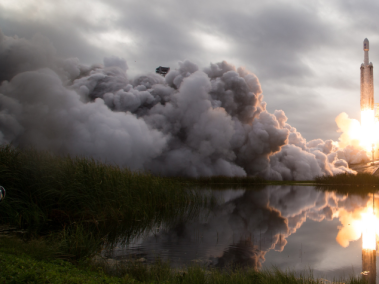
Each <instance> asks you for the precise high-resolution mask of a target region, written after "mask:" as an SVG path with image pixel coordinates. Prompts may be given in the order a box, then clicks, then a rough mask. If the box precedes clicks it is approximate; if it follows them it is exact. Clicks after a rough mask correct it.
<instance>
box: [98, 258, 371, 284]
mask: <svg viewBox="0 0 379 284" xmlns="http://www.w3.org/2000/svg"><path fill="white" fill-rule="evenodd" d="M92 265H93V267H94V268H95V269H97V270H98V268H99V264H97V265H95V264H92ZM100 267H101V270H102V271H104V272H105V273H106V274H107V275H114V276H117V277H121V278H122V279H124V280H126V281H133V280H137V281H139V282H141V283H178V284H179V283H182V284H186V283H188V284H196V283H199V284H200V283H201V284H202V283H207V284H222V283H225V284H226V283H240V284H245V283H246V284H248V283H257V284H271V283H272V284H274V283H275V284H276V283H286V284H292V283H293V284H303V283H304V284H305V283H307V284H322V283H323V284H327V283H328V284H332V283H334V284H337V283H338V284H342V283H344V284H345V283H346V284H348V283H350V284H358V283H359V284H360V283H366V282H365V281H364V280H363V279H362V278H359V277H354V276H351V277H350V278H349V279H340V280H334V281H328V280H325V279H317V278H314V276H313V273H312V271H311V270H310V271H306V272H303V273H295V272H293V271H282V270H280V269H277V268H272V269H268V270H262V271H257V270H256V269H254V268H236V269H229V270H219V269H207V268H204V267H201V266H199V265H195V266H190V267H187V268H186V269H183V270H177V269H176V270H175V269H171V267H170V264H169V263H168V262H164V261H162V260H160V259H157V260H156V262H155V263H154V264H152V265H146V264H143V263H140V262H123V263H120V264H116V265H112V266H108V265H106V264H103V265H100Z"/></svg>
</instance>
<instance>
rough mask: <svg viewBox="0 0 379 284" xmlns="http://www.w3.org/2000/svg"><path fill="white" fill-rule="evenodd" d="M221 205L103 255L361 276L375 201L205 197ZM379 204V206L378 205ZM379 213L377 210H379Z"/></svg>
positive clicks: (282, 194)
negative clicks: (366, 218) (366, 224)
mask: <svg viewBox="0 0 379 284" xmlns="http://www.w3.org/2000/svg"><path fill="white" fill-rule="evenodd" d="M204 194H211V195H213V196H214V197H215V198H216V200H217V205H216V206H214V208H213V209H212V210H211V211H209V210H204V212H202V213H201V214H200V216H199V217H198V218H195V219H193V220H191V221H182V222H180V223H178V224H175V225H174V226H171V227H170V228H163V227H162V226H159V225H157V227H156V228H155V229H154V230H153V231H152V232H147V233H146V234H145V235H144V236H140V237H138V238H135V239H133V240H132V241H131V242H130V243H129V244H128V245H125V246H117V247H116V248H115V249H114V250H112V251H108V252H104V253H105V254H106V255H107V256H108V257H111V258H114V259H122V258H129V257H134V258H142V257H143V258H144V259H146V260H147V261H148V262H150V261H154V259H155V258H156V257H160V258H163V259H167V260H170V262H171V263H172V265H173V266H177V267H180V266H184V265H190V264H193V263H200V264H202V265H206V266H213V267H220V268H223V267H227V266H230V265H232V264H238V265H240V266H249V267H255V268H257V269H265V268H268V269H270V268H272V267H273V266H275V267H278V268H280V269H282V270H286V269H290V270H292V271H309V269H310V268H311V269H312V270H313V274H314V275H315V276H316V277H324V278H327V279H332V278H340V277H345V278H346V277H349V276H350V275H358V274H359V273H360V272H361V271H362V240H361V234H362V226H361V223H362V221H361V218H362V213H364V212H365V211H367V210H370V209H372V204H373V197H372V195H369V196H358V195H349V196H348V195H344V194H338V193H335V192H325V191H320V190H316V189H315V188H314V187H311V186H267V187H265V188H264V189H262V190H250V189H242V188H241V189H230V190H225V189H224V190H204ZM378 204H379V203H378ZM378 211H379V210H378Z"/></svg>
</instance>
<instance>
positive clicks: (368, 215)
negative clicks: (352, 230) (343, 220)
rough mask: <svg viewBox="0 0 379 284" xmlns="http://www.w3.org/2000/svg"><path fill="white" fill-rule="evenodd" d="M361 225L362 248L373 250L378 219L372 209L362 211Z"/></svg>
mask: <svg viewBox="0 0 379 284" xmlns="http://www.w3.org/2000/svg"><path fill="white" fill-rule="evenodd" d="M361 226H362V228H361V229H362V248H363V249H372V250H375V249H376V231H377V227H378V219H377V218H376V216H375V215H374V213H373V212H372V210H368V212H364V213H362V220H361Z"/></svg>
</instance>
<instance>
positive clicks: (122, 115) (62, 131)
mask: <svg viewBox="0 0 379 284" xmlns="http://www.w3.org/2000/svg"><path fill="white" fill-rule="evenodd" d="M127 69H128V67H127V64H126V61H125V60H124V59H121V58H117V57H108V58H105V59H104V66H102V65H94V66H92V67H88V66H84V65H82V64H81V63H80V62H79V60H77V59H58V58H57V57H56V55H55V50H54V48H53V47H52V46H51V44H50V43H49V41H48V40H47V39H46V38H44V37H42V36H40V35H38V36H36V37H34V38H33V39H32V40H30V41H28V40H25V39H20V38H17V37H7V36H5V35H3V34H1V33H0V82H2V83H1V86H0V143H1V144H6V143H12V144H13V145H15V146H20V147H27V146H32V147H36V148H37V149H44V150H50V151H53V152H56V153H68V154H73V155H84V156H89V157H94V158H96V159H100V160H102V161H104V162H108V163H114V164H117V165H120V166H126V167H129V168H131V169H133V170H147V171H150V172H152V173H155V174H160V175H184V176H195V177H197V176H212V175H226V176H246V175H261V176H264V177H266V178H269V179H277V180H284V179H285V180H309V179H313V178H314V177H316V176H319V175H334V174H337V173H343V172H351V173H353V172H354V171H352V170H350V169H349V168H348V163H349V162H352V161H354V162H360V161H364V160H367V156H366V154H365V152H364V151H363V150H362V149H360V148H359V147H357V146H356V145H355V146H354V145H353V146H351V145H349V146H347V147H345V148H343V149H339V148H338V147H337V143H335V142H333V141H331V140H328V141H322V140H320V139H318V140H313V141H310V142H308V143H307V141H306V140H305V139H304V138H303V137H302V136H301V134H300V133H298V132H297V131H296V129H295V128H294V127H292V126H290V125H289V124H288V123H287V117H286V116H285V114H284V112H283V111H281V110H279V111H275V113H274V114H270V113H269V112H268V111H267V110H266V103H265V102H264V101H263V95H262V90H261V86H260V83H259V80H258V78H257V77H256V76H255V75H254V74H252V73H251V72H249V71H247V70H246V69H244V68H238V69H236V68H235V67H234V66H232V65H230V64H228V63H226V62H221V63H217V64H211V65H210V67H208V68H205V69H204V70H199V68H198V67H197V66H196V65H195V64H193V63H191V62H189V61H184V62H181V63H179V68H178V69H174V68H172V69H173V70H172V71H170V72H169V73H168V74H167V76H166V77H165V78H164V77H162V76H160V75H157V74H146V75H141V76H138V77H136V78H134V79H129V78H128V76H127V74H126V71H127Z"/></svg>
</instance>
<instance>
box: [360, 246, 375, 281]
mask: <svg viewBox="0 0 379 284" xmlns="http://www.w3.org/2000/svg"><path fill="white" fill-rule="evenodd" d="M362 276H363V278H364V279H365V280H366V281H367V283H369V284H375V283H376V250H373V249H362Z"/></svg>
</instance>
